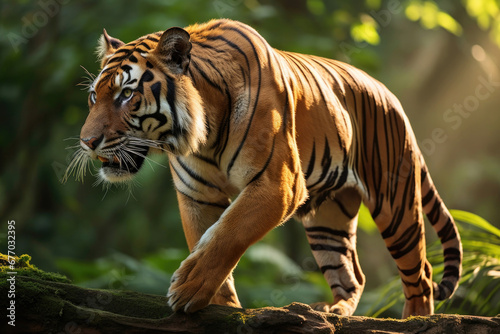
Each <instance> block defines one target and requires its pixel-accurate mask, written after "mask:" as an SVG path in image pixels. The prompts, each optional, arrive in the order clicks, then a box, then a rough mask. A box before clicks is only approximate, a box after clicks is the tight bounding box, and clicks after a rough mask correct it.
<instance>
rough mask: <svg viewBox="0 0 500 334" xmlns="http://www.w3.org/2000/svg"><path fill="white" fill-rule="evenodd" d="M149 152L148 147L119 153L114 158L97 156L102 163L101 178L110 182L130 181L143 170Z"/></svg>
mask: <svg viewBox="0 0 500 334" xmlns="http://www.w3.org/2000/svg"><path fill="white" fill-rule="evenodd" d="M148 151H149V148H148V147H140V148H138V147H134V149H133V150H127V151H126V152H118V153H117V154H115V155H113V157H112V158H108V157H103V156H97V158H98V159H99V160H100V161H101V162H102V166H101V170H100V174H101V176H102V177H103V178H104V179H105V180H106V181H109V182H123V181H128V180H130V179H131V178H132V177H133V176H134V175H135V174H136V173H137V172H138V171H139V170H140V169H141V167H142V165H143V164H144V160H146V156H147V154H148Z"/></svg>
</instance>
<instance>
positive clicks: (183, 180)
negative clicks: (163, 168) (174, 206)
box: [170, 163, 197, 191]
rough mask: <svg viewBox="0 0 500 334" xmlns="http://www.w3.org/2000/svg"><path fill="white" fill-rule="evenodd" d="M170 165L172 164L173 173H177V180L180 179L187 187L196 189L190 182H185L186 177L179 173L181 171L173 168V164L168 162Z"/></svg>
mask: <svg viewBox="0 0 500 334" xmlns="http://www.w3.org/2000/svg"><path fill="white" fill-rule="evenodd" d="M170 166H172V169H173V171H174V173H175V175H177V177H178V178H179V180H181V182H182V183H183V184H184V185H185V186H186V187H188V188H189V189H191V190H193V191H197V190H196V189H195V188H194V187H193V186H192V185H191V184H189V182H187V180H186V179H184V178H183V177H182V175H181V173H179V171H178V170H177V168H175V166H174V164H172V163H171V164H170Z"/></svg>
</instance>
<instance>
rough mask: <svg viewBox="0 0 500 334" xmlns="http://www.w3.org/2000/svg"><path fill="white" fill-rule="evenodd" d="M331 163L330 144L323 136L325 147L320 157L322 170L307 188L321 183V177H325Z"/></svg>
mask: <svg viewBox="0 0 500 334" xmlns="http://www.w3.org/2000/svg"><path fill="white" fill-rule="evenodd" d="M331 164H332V155H331V154H330V145H329V144H328V138H327V137H326V136H325V149H324V151H323V157H322V158H321V167H322V169H323V170H322V172H321V175H320V177H319V179H318V180H317V181H316V182H314V183H313V184H311V185H310V186H309V188H313V187H315V186H316V185H318V184H319V183H321V181H323V179H324V178H325V177H326V174H327V173H328V171H329V170H330V166H331Z"/></svg>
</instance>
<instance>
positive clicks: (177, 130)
mask: <svg viewBox="0 0 500 334" xmlns="http://www.w3.org/2000/svg"><path fill="white" fill-rule="evenodd" d="M165 78H166V79H167V102H168V105H169V106H170V111H171V113H172V123H173V124H172V133H173V135H174V137H178V136H180V135H181V133H182V130H181V127H180V125H179V120H178V116H177V107H176V106H175V99H176V94H175V90H176V89H175V83H174V80H173V79H172V78H170V76H168V75H165Z"/></svg>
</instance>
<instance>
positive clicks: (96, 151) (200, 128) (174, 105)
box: [68, 28, 207, 182]
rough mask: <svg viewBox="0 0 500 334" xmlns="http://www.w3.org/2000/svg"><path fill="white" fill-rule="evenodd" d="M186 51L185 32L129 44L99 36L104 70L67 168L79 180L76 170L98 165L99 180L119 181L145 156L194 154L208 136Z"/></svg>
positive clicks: (91, 89) (129, 175)
mask: <svg viewBox="0 0 500 334" xmlns="http://www.w3.org/2000/svg"><path fill="white" fill-rule="evenodd" d="M191 47H192V46H191V42H190V36H189V33H188V32H186V31H185V30H184V29H182V28H170V29H168V30H166V31H165V32H163V33H162V32H159V33H156V34H151V35H147V36H144V37H142V38H139V39H137V40H136V41H133V42H131V43H129V44H125V43H123V42H122V41H120V40H118V39H115V38H112V37H110V36H109V35H108V34H107V33H106V31H104V34H103V35H102V36H101V39H100V42H99V46H98V50H97V53H98V55H99V59H100V61H101V72H100V73H99V75H98V76H97V77H96V78H95V80H93V82H92V84H91V85H90V87H89V98H88V104H89V109H90V112H89V114H88V117H87V119H86V121H85V124H84V125H83V127H82V129H81V133H80V146H81V150H80V151H79V152H78V154H77V155H76V157H75V159H74V160H73V161H72V163H71V164H70V166H69V168H68V169H76V170H77V172H76V173H77V174H78V173H79V172H81V170H82V166H81V164H85V161H88V160H89V158H91V159H98V160H100V161H101V162H102V167H101V169H100V172H99V174H100V176H101V178H102V179H103V180H104V181H108V182H123V181H128V180H130V179H131V178H132V177H133V176H134V175H135V174H136V173H137V172H138V171H139V169H140V168H141V166H142V165H143V163H144V160H145V159H147V155H148V154H150V153H153V152H160V151H166V152H170V153H173V154H175V155H187V154H189V153H193V152H196V151H197V150H198V148H199V146H200V145H201V144H203V143H204V142H205V141H206V133H207V130H206V124H205V115H204V111H203V105H202V102H201V98H200V95H199V93H198V91H197V90H196V89H195V88H194V86H193V84H192V81H191V79H190V78H189V77H188V76H187V71H188V67H189V63H190V58H191V54H190V52H191ZM83 170H84V167H83ZM77 177H80V178H81V177H82V175H77Z"/></svg>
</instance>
